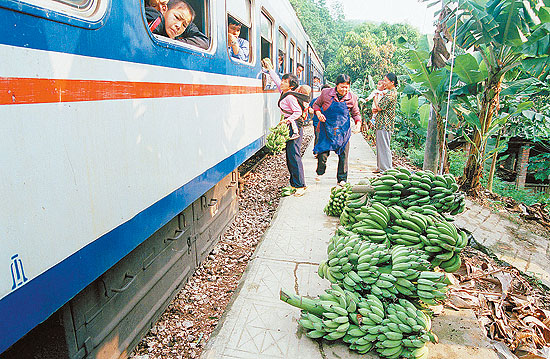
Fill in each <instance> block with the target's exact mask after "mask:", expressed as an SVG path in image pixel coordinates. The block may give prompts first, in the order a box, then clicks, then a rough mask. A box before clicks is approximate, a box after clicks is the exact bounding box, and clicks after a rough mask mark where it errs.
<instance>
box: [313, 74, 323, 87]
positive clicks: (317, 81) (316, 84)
mask: <svg viewBox="0 0 550 359" xmlns="http://www.w3.org/2000/svg"><path fill="white" fill-rule="evenodd" d="M319 86H321V79H320V78H318V77H317V76H313V89H314V90H318V89H319Z"/></svg>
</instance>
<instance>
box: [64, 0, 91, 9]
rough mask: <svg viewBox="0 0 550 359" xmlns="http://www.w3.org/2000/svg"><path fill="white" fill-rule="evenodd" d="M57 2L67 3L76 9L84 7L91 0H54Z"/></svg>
mask: <svg viewBox="0 0 550 359" xmlns="http://www.w3.org/2000/svg"><path fill="white" fill-rule="evenodd" d="M56 1H57V2H60V3H62V4H67V5H69V6H72V7H75V8H77V9H85V8H87V7H88V5H90V3H92V1H91V0H66V1H63V0H56Z"/></svg>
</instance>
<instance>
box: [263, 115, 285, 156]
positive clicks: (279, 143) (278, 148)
mask: <svg viewBox="0 0 550 359" xmlns="http://www.w3.org/2000/svg"><path fill="white" fill-rule="evenodd" d="M269 130H270V131H271V132H269V134H268V135H267V137H266V140H267V143H266V145H265V146H266V147H267V149H268V150H269V152H271V153H272V154H274V155H276V154H278V153H281V152H282V151H283V150H284V149H285V147H286V141H288V139H289V135H288V126H287V125H285V124H284V123H279V124H278V125H277V126H275V127H272V128H270V129H269Z"/></svg>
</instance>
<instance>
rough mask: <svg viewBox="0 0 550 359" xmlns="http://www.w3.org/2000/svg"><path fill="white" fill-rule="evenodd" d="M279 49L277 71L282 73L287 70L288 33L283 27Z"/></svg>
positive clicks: (280, 31) (280, 30)
mask: <svg viewBox="0 0 550 359" xmlns="http://www.w3.org/2000/svg"><path fill="white" fill-rule="evenodd" d="M277 49H278V50H277V71H279V74H281V75H282V74H284V73H285V72H286V66H285V65H286V33H285V32H284V31H283V30H282V29H279V42H278V44H277Z"/></svg>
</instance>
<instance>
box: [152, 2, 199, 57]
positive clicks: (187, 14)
mask: <svg viewBox="0 0 550 359" xmlns="http://www.w3.org/2000/svg"><path fill="white" fill-rule="evenodd" d="M208 4H209V1H208V0H186V1H184V0H175V1H170V2H169V1H167V0H145V15H146V17H147V24H148V27H149V30H150V31H151V32H152V33H153V34H155V35H159V38H162V39H163V40H167V39H171V40H175V41H174V43H176V44H185V45H190V46H193V47H199V48H201V49H208V48H209V47H210V38H209V37H208V36H207V35H208V34H209V32H210V31H209V30H210V29H209V27H208V26H207V25H208V23H209V22H208V8H209V6H208Z"/></svg>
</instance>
